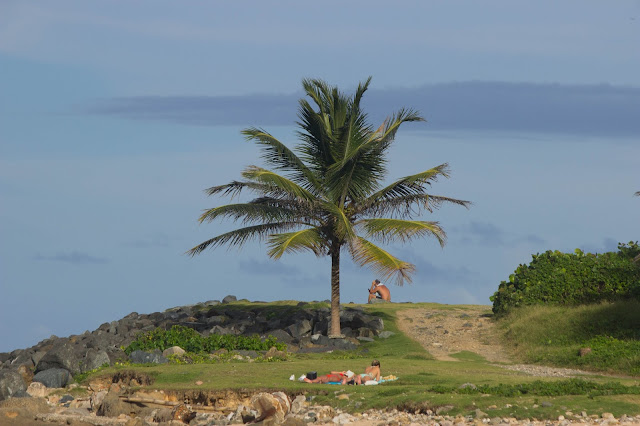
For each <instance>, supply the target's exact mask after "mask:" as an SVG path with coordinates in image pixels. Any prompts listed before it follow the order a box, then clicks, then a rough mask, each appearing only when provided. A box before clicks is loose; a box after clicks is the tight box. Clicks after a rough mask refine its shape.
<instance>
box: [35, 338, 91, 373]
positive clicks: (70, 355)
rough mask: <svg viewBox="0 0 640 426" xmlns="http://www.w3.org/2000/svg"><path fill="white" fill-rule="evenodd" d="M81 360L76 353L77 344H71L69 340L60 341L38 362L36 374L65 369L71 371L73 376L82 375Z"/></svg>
mask: <svg viewBox="0 0 640 426" xmlns="http://www.w3.org/2000/svg"><path fill="white" fill-rule="evenodd" d="M80 360H81V358H80V356H78V353H76V347H75V344H73V343H71V341H70V340H69V339H60V340H58V341H57V342H56V343H54V345H53V348H51V350H49V351H48V352H47V353H46V354H45V355H44V356H43V357H42V359H41V360H40V361H39V362H38V365H36V373H38V372H40V371H44V370H49V369H50V368H64V369H65V370H69V371H70V372H71V374H78V373H80Z"/></svg>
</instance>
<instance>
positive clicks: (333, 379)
mask: <svg viewBox="0 0 640 426" xmlns="http://www.w3.org/2000/svg"><path fill="white" fill-rule="evenodd" d="M353 376H354V374H353V371H350V370H349V371H332V372H331V373H329V374H325V375H324V376H318V377H317V378H315V379H313V380H311V379H307V378H306V377H305V378H304V381H305V382H307V383H340V384H341V385H345V384H347V382H348V381H349V380H351V379H352V378H353Z"/></svg>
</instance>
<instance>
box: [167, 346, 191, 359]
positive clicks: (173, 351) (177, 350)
mask: <svg viewBox="0 0 640 426" xmlns="http://www.w3.org/2000/svg"><path fill="white" fill-rule="evenodd" d="M185 353H186V351H185V350H184V349H182V348H181V347H180V346H171V347H170V348H167V349H165V350H164V351H162V356H163V357H169V355H178V356H182V355H184V354H185Z"/></svg>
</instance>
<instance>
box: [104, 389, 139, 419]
mask: <svg viewBox="0 0 640 426" xmlns="http://www.w3.org/2000/svg"><path fill="white" fill-rule="evenodd" d="M130 406H131V404H127V403H126V402H123V401H121V400H120V398H119V397H118V394H117V393H116V392H109V393H108V394H107V395H106V396H105V397H104V399H103V400H102V402H101V403H100V405H99V406H98V409H97V410H96V414H97V415H98V416H104V417H118V416H119V415H120V414H126V415H127V416H128V415H129V414H131V407H130Z"/></svg>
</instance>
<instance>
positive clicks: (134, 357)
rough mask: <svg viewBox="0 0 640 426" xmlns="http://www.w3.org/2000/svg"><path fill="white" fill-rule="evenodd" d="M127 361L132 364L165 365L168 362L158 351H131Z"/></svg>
mask: <svg viewBox="0 0 640 426" xmlns="http://www.w3.org/2000/svg"><path fill="white" fill-rule="evenodd" d="M129 359H130V360H131V362H132V363H134V364H166V363H167V362H169V360H168V359H167V358H165V357H163V356H162V353H161V352H160V351H159V350H155V351H153V352H144V351H133V352H131V355H129Z"/></svg>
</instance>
